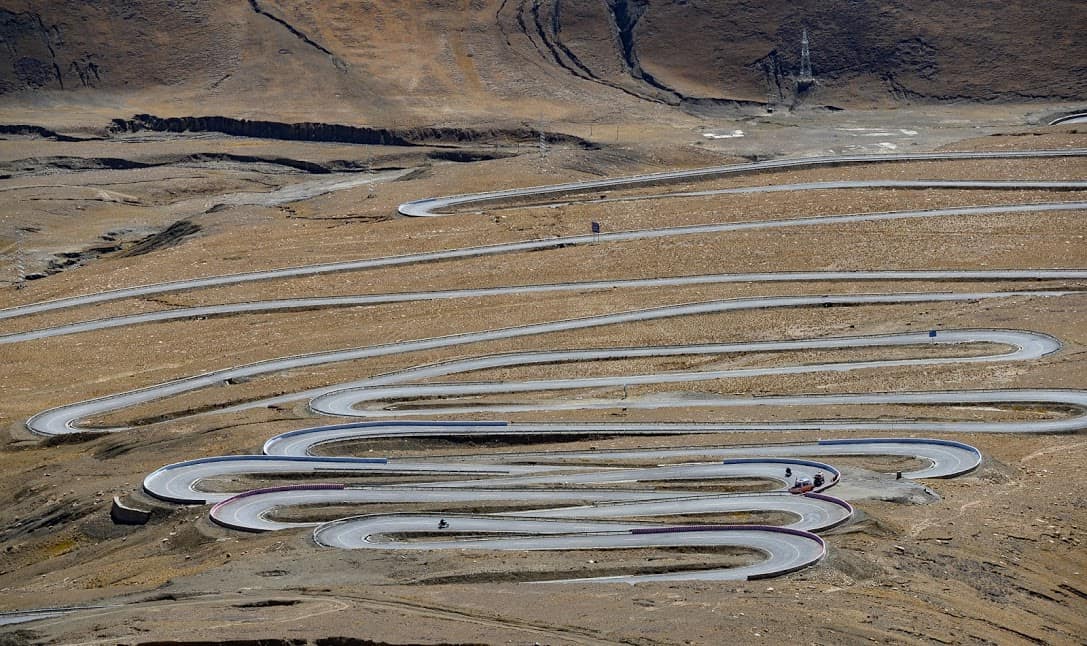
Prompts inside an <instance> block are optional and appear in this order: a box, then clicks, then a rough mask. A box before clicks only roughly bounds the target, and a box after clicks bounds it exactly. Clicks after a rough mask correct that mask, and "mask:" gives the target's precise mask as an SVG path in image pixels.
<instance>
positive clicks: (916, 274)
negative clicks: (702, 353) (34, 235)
mask: <svg viewBox="0 0 1087 646" xmlns="http://www.w3.org/2000/svg"><path fill="white" fill-rule="evenodd" d="M1050 280H1054V281H1081V280H1087V271H1085V270H1076V269H1028V270H981V271H977V270H973V271H934V270H906V271H810V272H780V273H749V274H710V275H701V276H673V277H667V278H642V279H628V280H597V281H584V282H575V283H553V284H545V285H515V286H510V287H484V288H478V289H454V290H441V291H430V292H401V293H391V294H363V295H358V296H328V297H309V298H290V299H275V300H265V301H249V302H242V303H225V304H221V305H207V306H203V307H179V308H176V309H170V310H161V311H157V312H145V313H142V314H132V315H128V316H117V317H111V318H104V319H93V320H88V321H80V322H78V323H70V324H67V325H60V326H56V327H49V328H41V329H36V330H28V331H26V332H15V333H10V334H0V344H4V343H19V342H23V341H32V340H34V339H44V338H49V337H54V336H63V335H67V334H78V333H81V332H93V331H96V330H105V329H110V328H117V327H127V326H129V325H140V324H146V323H156V322H161V321H174V320H181V319H196V318H200V317H207V316H224V315H233V314H250V313H255V312H271V311H285V310H293V309H306V310H312V309H316V308H335V307H360V306H368V305H384V304H389V303H410V302H418V301H428V300H443V299H458V298H484V297H489V296H508V295H511V294H540V293H550V292H569V291H574V292H584V291H602V290H613V289H646V288H654V287H686V286H691V285H717V284H729V283H781V282H805V283H819V282H832V283H833V282H866V281H893V282H902V281H957V282H961V281H990V282H991V281H1002V282H1003V281H1008V282H1011V281H1032V282H1042V281H1050Z"/></svg>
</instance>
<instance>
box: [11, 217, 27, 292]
mask: <svg viewBox="0 0 1087 646" xmlns="http://www.w3.org/2000/svg"><path fill="white" fill-rule="evenodd" d="M13 284H14V285H15V289H22V288H24V287H26V260H25V258H24V257H23V230H22V229H15V282H14V283H13Z"/></svg>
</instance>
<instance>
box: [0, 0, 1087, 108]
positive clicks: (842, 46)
mask: <svg viewBox="0 0 1087 646" xmlns="http://www.w3.org/2000/svg"><path fill="white" fill-rule="evenodd" d="M1085 20H1087V8H1085V6H1084V5H1083V3H1080V2H1075V1H1074V0H1055V1H1054V2H1048V3H1045V4H1044V5H1039V4H1032V3H1010V4H1009V3H1000V2H985V1H972V2H964V3H944V2H921V3H918V2H912V1H911V2H907V1H905V0H886V1H881V2H864V3H856V2H849V1H847V0H832V1H830V2H813V1H805V2H795V3H788V4H784V3H764V2H749V1H744V0H724V1H719V0H714V1H708V0H701V1H696V0H692V1H689V2H688V1H667V2H666V1H663V0H653V1H648V0H566V1H565V2H564V1H562V0H542V1H530V0H471V1H469V0H465V1H463V2H452V1H438V0H406V1H404V2H395V3H390V2H365V3H360V2H345V1H337V2H316V1H302V0H293V1H292V0H247V1H245V2H223V1H222V0H212V1H202V0H188V1H180V2H165V1H162V0H124V1H119V2H110V3H88V2H81V1H77V0H58V1H55V2H44V3H43V2H40V1H34V0H28V1H22V2H19V1H14V0H6V1H5V2H2V3H0V39H2V40H3V42H4V44H5V47H4V48H2V51H0V91H2V92H3V94H4V95H6V96H7V97H8V100H15V98H16V97H19V98H20V99H21V100H27V93H31V94H33V95H34V96H37V97H40V96H42V95H43V91H44V96H53V99H54V100H58V101H63V102H70V101H71V100H72V99H71V98H70V97H68V98H64V96H66V95H62V97H61V98H57V97H56V96H54V93H56V92H64V93H73V92H74V93H83V94H88V93H89V94H92V95H93V96H95V97H96V98H95V102H99V103H101V102H103V101H105V102H110V101H118V100H121V99H130V98H131V97H137V99H136V102H137V103H138V105H139V106H141V107H143V108H145V109H146V110H147V111H151V112H161V111H172V112H176V111H177V110H178V108H177V107H176V106H178V105H182V104H184V103H185V100H186V99H195V98H198V99H199V100H200V101H201V102H203V105H204V106H205V113H207V112H210V111H213V110H214V111H217V112H220V113H233V114H240V113H245V114H252V115H265V116H267V115H268V114H271V113H274V114H276V115H277V116H279V117H284V116H290V117H294V118H295V119H296V120H297V119H301V118H303V117H304V116H307V115H308V116H312V115H313V114H315V113H316V114H322V115H323V117H322V118H323V119H324V120H338V121H344V122H349V123H372V124H381V125H387V124H393V125H395V124H396V123H408V122H415V123H436V122H445V121H457V122H464V121H466V120H480V119H493V118H495V117H502V118H508V117H514V118H522V119H538V118H540V117H541V116H547V117H557V118H561V117H563V116H569V115H570V114H571V111H572V108H573V106H575V105H576V106H577V108H578V110H580V111H582V112H587V113H590V114H596V115H598V116H606V115H608V114H611V113H614V112H615V111H616V110H620V109H639V108H640V109H643V110H644V109H653V105H654V104H657V105H660V104H663V105H672V106H681V107H683V108H686V109H688V110H705V109H707V108H715V107H718V106H724V107H728V108H736V107H738V106H741V107H742V106H744V105H747V104H749V103H752V102H753V103H765V102H767V101H774V102H777V103H780V104H782V105H793V104H797V103H806V104H810V105H824V104H830V105H837V106H845V107H851V106H852V107H859V106H877V105H878V106H890V105H896V104H902V103H905V102H922V103H924V102H949V101H1023V100H1031V101H1036V100H1049V101H1056V100H1064V101H1068V100H1076V99H1079V98H1082V97H1083V96H1084V95H1085V94H1087V74H1085V68H1084V64H1083V60H1084V58H1085V57H1087V56H1085V55H1087V45H1085V44H1084V41H1083V39H1082V38H1078V37H1077V36H1078V32H1079V29H1078V28H1077V25H1082V24H1083V23H1084V21H1085ZM805 28H806V29H807V30H808V33H809V36H810V41H811V64H812V69H813V71H814V74H815V78H816V80H817V82H816V84H815V85H814V86H813V87H812V88H811V89H810V90H808V91H807V92H805V93H803V96H799V97H798V96H796V87H795V83H794V80H793V79H794V77H795V76H796V75H797V74H798V73H799V67H800V38H801V32H802V30H803V29H805ZM118 97H121V99H118ZM647 104H648V105H647ZM163 105H164V106H174V109H173V110H170V109H169V108H165V109H163V110H155V109H154V108H156V107H161V106H163ZM334 117H335V118H334Z"/></svg>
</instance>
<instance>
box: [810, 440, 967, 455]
mask: <svg viewBox="0 0 1087 646" xmlns="http://www.w3.org/2000/svg"><path fill="white" fill-rule="evenodd" d="M818 443H819V444H822V445H828V446H832V445H836V444H940V445H943V446H954V447H956V448H959V449H966V450H967V451H970V452H972V453H977V454H978V455H981V451H979V450H978V449H977V448H976V447H973V446H970V445H969V444H964V443H962V442H956V441H955V440H938V439H931V438H924V437H867V438H857V439H848V438H847V439H836V440H819V442H818Z"/></svg>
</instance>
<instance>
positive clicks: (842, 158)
mask: <svg viewBox="0 0 1087 646" xmlns="http://www.w3.org/2000/svg"><path fill="white" fill-rule="evenodd" d="M1085 155H1087V150H1082V149H1066V150H1039V151H1033V150H1030V151H1022V150H1020V151H1002V152H939V153H913V154H906V153H894V154H884V155H837V156H833V157H805V158H800V159H775V160H769V161H762V162H752V163H749V164H732V165H727V166H712V167H708V168H695V169H690V170H679V171H666V172H662V173H650V174H646V175H636V176H630V177H617V178H608V179H598V180H589V181H584V182H568V183H566V184H554V185H551V186H533V187H528V188H513V189H505V190H501V191H489V192H486V193H472V194H466V195H451V196H446V197H436V198H428V199H424V200H416V201H414V202H407V203H405V204H401V205H400V209H399V210H400V213H401V214H402V215H410V216H415V217H436V216H441V215H444V214H443V213H442V211H447V210H449V209H451V208H454V207H458V208H464V207H467V206H476V205H483V204H488V203H494V202H501V201H504V200H510V199H521V198H525V197H541V196H547V195H562V194H566V193H577V192H583V191H596V190H601V189H613V188H629V187H634V186H650V185H654V184H662V183H666V182H673V181H676V180H691V179H706V178H710V177H724V176H728V175H743V174H747V173H752V172H760V171H766V170H783V169H802V168H817V167H827V166H830V167H833V166H848V165H854V164H871V163H897V162H923V161H948V160H965V159H1032V158H1034V159H1039V158H1054V157H1082V156H1085Z"/></svg>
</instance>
